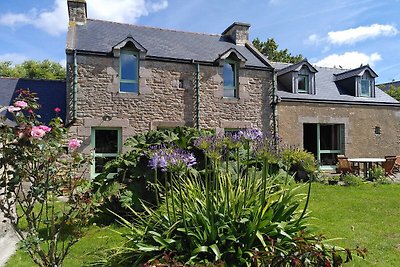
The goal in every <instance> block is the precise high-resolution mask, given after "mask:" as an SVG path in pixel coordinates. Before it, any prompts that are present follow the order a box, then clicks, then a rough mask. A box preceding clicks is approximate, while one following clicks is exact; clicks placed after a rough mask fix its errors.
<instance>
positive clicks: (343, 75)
mask: <svg viewBox="0 0 400 267" xmlns="http://www.w3.org/2000/svg"><path fill="white" fill-rule="evenodd" d="M365 71H368V72H369V74H370V75H371V77H373V78H376V77H378V74H376V73H375V71H373V70H372V69H371V67H370V66H369V65H364V66H360V67H358V68H356V69H351V70H347V71H344V72H340V73H336V74H333V75H335V81H340V80H345V79H347V78H351V77H356V76H362V75H363V74H364V72H365Z"/></svg>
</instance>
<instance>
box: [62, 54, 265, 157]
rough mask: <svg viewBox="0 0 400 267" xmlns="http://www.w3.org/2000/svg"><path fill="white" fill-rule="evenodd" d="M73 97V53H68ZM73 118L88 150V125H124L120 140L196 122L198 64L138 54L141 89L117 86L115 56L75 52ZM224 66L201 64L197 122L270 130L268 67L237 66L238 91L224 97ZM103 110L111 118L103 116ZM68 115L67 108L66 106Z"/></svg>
mask: <svg viewBox="0 0 400 267" xmlns="http://www.w3.org/2000/svg"><path fill="white" fill-rule="evenodd" d="M67 63H68V72H69V75H68V77H69V80H68V81H67V83H68V87H69V90H68V92H69V98H68V100H69V101H68V103H69V107H70V108H71V106H72V103H71V99H72V77H73V75H72V70H73V69H72V56H68V57H67ZM77 63H78V88H77V90H78V94H77V100H78V101H77V120H76V122H75V123H74V126H73V127H72V129H71V130H72V131H73V132H72V134H75V135H77V136H78V138H81V139H82V140H84V143H83V148H84V149H83V152H89V149H90V148H89V147H90V129H91V127H118V128H122V135H123V140H125V139H126V138H127V137H129V136H131V135H134V134H137V133H143V132H146V131H149V130H152V129H157V128H158V127H173V126H183V125H185V126H191V127H194V126H196V125H195V123H196V114H197V112H196V65H195V64H185V63H175V62H164V61H155V60H141V61H140V63H139V64H140V71H139V85H140V86H139V94H131V93H120V92H119V78H118V69H119V59H118V58H115V57H106V56H95V55H78V56H77ZM222 71H223V70H222V67H221V66H211V65H200V90H199V91H200V97H199V99H200V107H199V108H200V109H199V121H200V128H203V129H205V128H211V129H216V130H217V131H222V130H223V128H246V127H257V128H260V129H263V130H264V131H269V130H270V125H271V114H272V111H271V106H270V104H269V99H270V98H269V96H270V95H271V91H272V82H271V81H272V73H271V72H269V71H266V70H254V69H247V68H240V69H239V77H240V78H239V97H238V98H234V99H227V98H224V97H223V78H222ZM104 116H109V117H111V120H109V121H107V120H103V119H102V118H103V117H104ZM69 117H70V118H71V112H69Z"/></svg>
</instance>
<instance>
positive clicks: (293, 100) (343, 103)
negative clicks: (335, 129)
mask: <svg viewBox="0 0 400 267" xmlns="http://www.w3.org/2000/svg"><path fill="white" fill-rule="evenodd" d="M281 101H282V102H298V103H315V104H336V105H358V106H392V107H400V103H388V102H356V101H334V100H319V99H301V98H285V97H282V98H281Z"/></svg>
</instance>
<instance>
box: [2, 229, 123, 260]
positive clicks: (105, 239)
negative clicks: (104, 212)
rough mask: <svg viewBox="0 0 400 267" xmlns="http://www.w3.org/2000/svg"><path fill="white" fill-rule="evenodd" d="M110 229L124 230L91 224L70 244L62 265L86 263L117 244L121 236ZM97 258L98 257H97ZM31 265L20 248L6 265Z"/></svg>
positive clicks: (27, 256)
mask: <svg viewBox="0 0 400 267" xmlns="http://www.w3.org/2000/svg"><path fill="white" fill-rule="evenodd" d="M112 230H118V231H122V232H123V231H124V230H125V228H122V229H121V228H119V227H118V226H115V225H112V226H108V227H98V226H95V225H93V226H91V227H90V228H89V231H88V233H87V234H86V235H85V236H84V237H83V238H82V239H81V240H79V241H78V243H76V244H75V245H74V246H72V248H71V251H70V254H69V255H68V256H67V258H66V260H65V262H64V264H63V266H66V267H77V266H84V265H87V264H89V263H91V262H93V261H94V260H96V259H97V258H96V254H98V252H100V251H104V250H105V249H108V248H112V247H115V246H118V245H119V244H120V242H121V241H122V240H123V238H122V237H121V236H120V235H118V234H115V233H114V232H113V231H112ZM97 260H98V259H97ZM15 266H18V267H32V266H35V264H34V263H33V261H32V260H31V259H30V257H29V255H28V254H27V253H25V252H24V251H22V250H18V251H17V253H16V254H15V255H14V256H13V257H11V258H10V260H9V261H8V262H7V264H6V267H15Z"/></svg>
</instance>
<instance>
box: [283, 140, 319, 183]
mask: <svg viewBox="0 0 400 267" xmlns="http://www.w3.org/2000/svg"><path fill="white" fill-rule="evenodd" d="M282 163H283V166H284V168H285V169H286V170H288V171H289V173H290V174H295V178H296V181H299V180H303V181H304V180H305V179H304V178H303V177H300V175H299V174H301V172H302V171H304V172H305V173H306V174H307V177H306V180H308V179H311V180H314V181H315V180H316V179H317V176H318V164H317V162H316V160H315V157H314V155H313V154H312V153H309V152H307V151H305V150H302V149H299V148H286V149H284V150H283V151H282Z"/></svg>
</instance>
